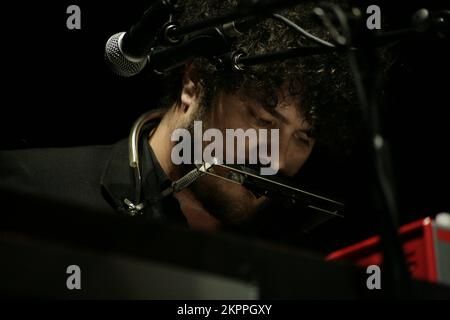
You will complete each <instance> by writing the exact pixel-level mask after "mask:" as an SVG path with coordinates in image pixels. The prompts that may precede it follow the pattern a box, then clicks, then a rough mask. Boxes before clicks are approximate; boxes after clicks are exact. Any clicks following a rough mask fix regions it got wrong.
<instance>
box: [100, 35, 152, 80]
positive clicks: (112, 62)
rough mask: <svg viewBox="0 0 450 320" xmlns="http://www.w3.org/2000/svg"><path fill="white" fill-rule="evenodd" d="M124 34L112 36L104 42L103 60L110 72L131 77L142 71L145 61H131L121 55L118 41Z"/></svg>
mask: <svg viewBox="0 0 450 320" xmlns="http://www.w3.org/2000/svg"><path fill="white" fill-rule="evenodd" d="M123 34H125V32H120V33H116V34H114V35H112V36H111V37H110V38H109V39H108V41H107V42H106V47H105V60H106V62H107V63H108V65H109V67H110V68H111V70H112V71H113V72H114V73H116V74H117V75H119V76H122V77H131V76H134V75H136V74H138V73H139V72H141V71H142V69H144V67H145V64H146V63H147V59H142V60H140V61H135V62H133V61H131V60H129V59H127V57H126V56H125V55H124V54H123V52H122V50H121V49H120V41H121V38H122V36H123Z"/></svg>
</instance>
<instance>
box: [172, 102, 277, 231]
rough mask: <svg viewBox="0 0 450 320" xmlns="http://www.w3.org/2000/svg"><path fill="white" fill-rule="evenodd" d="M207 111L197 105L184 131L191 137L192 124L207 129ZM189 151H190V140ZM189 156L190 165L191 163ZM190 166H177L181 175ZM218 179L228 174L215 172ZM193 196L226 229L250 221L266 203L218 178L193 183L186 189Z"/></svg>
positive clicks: (208, 124)
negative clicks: (198, 122)
mask: <svg viewBox="0 0 450 320" xmlns="http://www.w3.org/2000/svg"><path fill="white" fill-rule="evenodd" d="M208 110H209V109H208V108H206V107H205V106H203V105H201V106H199V108H198V111H197V112H196V113H195V114H194V115H193V116H192V117H191V119H190V121H189V123H188V124H187V125H186V129H187V130H188V131H189V132H190V134H191V137H194V125H193V124H194V121H198V120H201V121H202V126H203V131H205V130H207V129H208V128H210V127H211V123H212V122H213V121H212V120H211V113H210V112H209V111H208ZM191 142H192V145H191V150H194V149H193V143H194V141H193V139H192V141H191ZM193 160H194V158H193V152H192V159H191V163H193ZM193 168H194V165H192V164H191V165H187V164H184V165H181V167H180V169H181V172H182V174H183V175H184V174H186V173H188V172H189V171H190V170H192V169H193ZM215 171H216V172H217V171H220V173H221V175H222V176H226V175H227V173H228V170H226V169H224V168H215ZM190 190H191V191H192V193H193V194H194V196H195V197H196V198H197V199H198V200H199V201H200V202H201V203H202V205H203V207H204V208H205V209H206V210H207V211H208V212H209V213H210V214H211V215H212V216H214V217H215V218H217V219H219V220H220V221H221V222H222V223H223V224H226V225H241V224H244V223H246V222H248V221H250V220H251V219H252V218H253V217H255V216H256V214H257V212H259V211H260V210H262V209H263V208H264V207H266V206H267V205H268V203H269V200H268V199H267V198H265V197H263V198H260V199H257V198H256V197H255V196H254V195H253V194H252V193H251V192H250V191H248V190H247V189H246V188H244V187H243V186H241V185H237V184H235V183H233V182H231V181H225V180H223V179H220V178H218V177H214V176H210V175H205V176H202V177H200V178H199V179H197V181H196V182H194V183H193V184H192V185H191V186H190Z"/></svg>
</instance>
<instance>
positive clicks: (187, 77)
mask: <svg viewBox="0 0 450 320" xmlns="http://www.w3.org/2000/svg"><path fill="white" fill-rule="evenodd" d="M200 93H201V86H200V83H199V79H198V77H197V73H196V70H195V67H194V66H193V64H192V63H188V64H187V65H186V69H185V71H184V75H183V83H182V88H181V99H180V100H181V110H182V111H183V112H187V111H188V110H189V108H191V107H195V106H196V105H197V104H198V103H199V100H200Z"/></svg>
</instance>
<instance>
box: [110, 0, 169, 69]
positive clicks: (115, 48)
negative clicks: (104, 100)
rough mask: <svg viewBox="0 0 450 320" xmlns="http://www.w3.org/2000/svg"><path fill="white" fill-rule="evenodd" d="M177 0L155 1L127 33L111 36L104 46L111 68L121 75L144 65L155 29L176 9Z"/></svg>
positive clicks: (152, 42) (155, 34) (167, 19)
mask: <svg viewBox="0 0 450 320" xmlns="http://www.w3.org/2000/svg"><path fill="white" fill-rule="evenodd" d="M176 2H177V0H157V1H155V2H154V3H153V4H152V5H151V6H150V8H148V9H147V11H145V12H144V14H143V16H142V18H141V20H140V21H139V22H138V23H136V24H135V25H134V26H132V27H131V28H130V30H128V31H127V32H119V33H116V34H114V35H112V36H111V37H110V38H109V39H108V41H107V42H106V46H105V59H106V61H107V63H108V65H109V67H110V68H111V69H112V71H113V72H114V73H116V74H118V75H120V76H123V77H130V76H133V75H136V74H138V73H139V72H141V71H142V69H144V67H145V65H146V64H147V55H148V54H149V52H150V50H151V48H152V47H154V45H155V43H156V39H157V36H158V32H159V30H160V29H161V27H162V26H163V25H164V24H165V23H167V22H168V21H169V19H170V16H171V14H173V13H174V11H175V4H176Z"/></svg>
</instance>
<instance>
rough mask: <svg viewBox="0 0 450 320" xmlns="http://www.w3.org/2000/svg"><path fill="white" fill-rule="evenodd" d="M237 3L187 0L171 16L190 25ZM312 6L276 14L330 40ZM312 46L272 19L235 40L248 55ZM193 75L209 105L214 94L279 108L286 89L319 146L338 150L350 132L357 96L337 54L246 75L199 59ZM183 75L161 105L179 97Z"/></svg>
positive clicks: (172, 81)
mask: <svg viewBox="0 0 450 320" xmlns="http://www.w3.org/2000/svg"><path fill="white" fill-rule="evenodd" d="M237 3H238V1H237V0H185V1H182V2H181V4H182V5H183V10H182V13H181V14H179V15H178V16H176V17H175V20H176V21H178V22H179V23H180V25H188V24H191V23H194V22H198V21H203V20H205V19H207V18H211V17H215V16H219V15H221V14H224V13H227V12H230V11H232V10H233V8H235V7H236V6H237ZM315 6H317V4H315V3H314V2H312V1H305V2H304V3H302V4H300V5H297V6H294V7H291V8H288V9H284V10H281V11H279V12H278V13H279V14H281V15H283V16H285V17H287V18H288V19H290V20H292V21H294V22H295V23H298V24H299V25H300V26H301V27H303V28H304V29H306V30H308V31H309V32H310V33H312V34H314V35H316V36H318V37H320V38H322V39H325V40H330V36H329V34H328V32H327V31H326V30H325V28H323V27H322V26H321V25H319V23H318V21H316V20H315V19H313V16H312V10H313V8H314V7H315ZM310 45H315V44H314V43H311V40H309V39H307V38H306V37H304V36H303V35H301V34H300V33H298V32H297V31H295V30H292V29H291V28H289V27H287V26H286V25H285V24H282V23H281V22H279V21H276V20H274V19H266V20H263V21H262V22H260V23H259V24H258V25H257V26H255V27H253V28H252V29H250V30H249V31H248V32H245V34H243V35H241V36H239V37H237V39H236V41H235V42H234V43H233V45H232V49H233V50H238V49H240V50H243V51H244V52H246V53H247V54H249V55H252V54H260V53H265V52H273V51H278V50H282V49H287V48H291V47H298V46H310ZM193 66H194V67H195V70H196V74H197V76H198V77H199V80H200V81H201V84H202V86H203V89H204V94H203V102H204V104H205V105H209V104H210V103H211V102H212V99H213V98H214V96H215V94H216V92H217V91H218V90H223V91H225V92H236V91H237V90H240V89H247V90H245V91H246V92H253V93H255V92H257V93H258V94H257V96H252V97H251V98H257V99H258V101H260V102H264V103H266V104H269V105H276V104H277V99H278V97H277V91H278V89H279V88H280V87H281V86H282V85H283V84H288V88H289V93H290V95H292V96H294V97H295V98H296V99H298V102H299V103H298V105H299V106H300V111H301V113H302V115H303V116H304V117H305V119H306V120H307V121H308V122H310V123H311V124H312V125H313V126H314V128H315V129H316V130H315V132H316V133H315V134H316V137H317V140H318V142H322V143H325V144H326V145H342V144H343V142H345V141H347V140H348V138H349V136H350V132H351V123H350V122H352V121H354V117H352V116H351V113H352V111H354V110H355V108H354V107H355V103H356V96H355V90H354V88H353V83H352V77H351V74H350V71H349V69H348V66H347V61H346V56H345V55H343V54H340V53H330V54H324V55H314V56H307V57H302V58H294V59H288V60H284V61H279V62H274V63H270V64H259V65H255V66H252V67H251V68H250V69H249V70H248V71H246V72H234V73H227V72H223V71H221V70H218V69H217V68H216V67H215V66H214V64H213V63H212V62H211V61H205V59H203V58H197V59H194V61H193ZM181 75H182V70H178V71H175V72H172V73H171V74H170V75H168V76H167V79H166V80H167V81H166V83H167V84H168V87H166V90H165V92H166V93H167V94H166V96H165V101H164V103H166V104H169V103H174V102H175V101H176V99H177V98H178V97H179V92H180V88H181Z"/></svg>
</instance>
